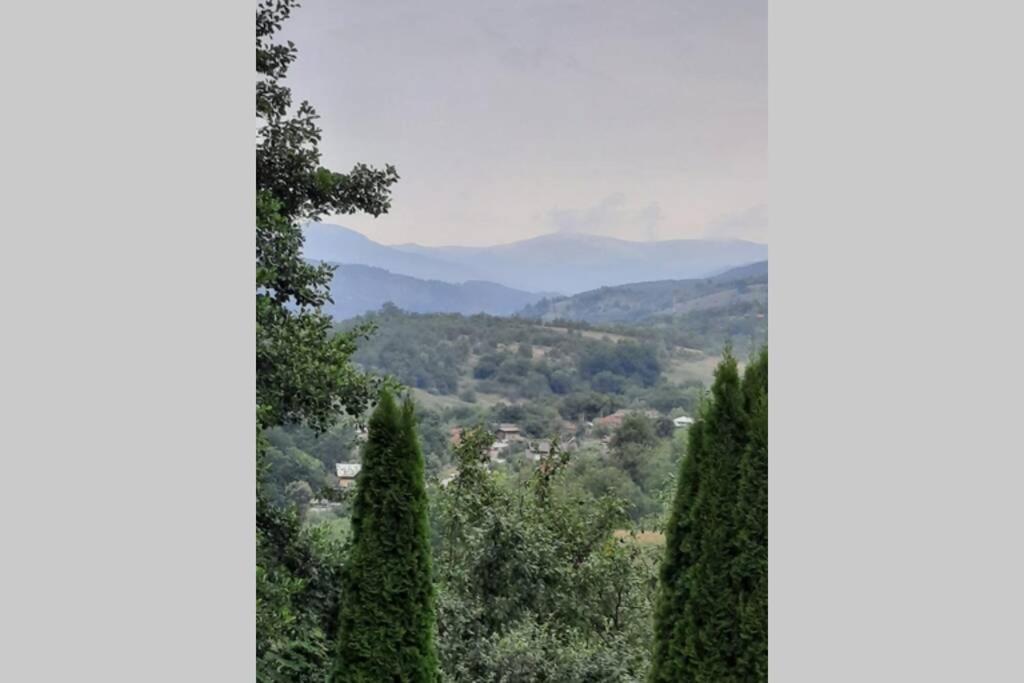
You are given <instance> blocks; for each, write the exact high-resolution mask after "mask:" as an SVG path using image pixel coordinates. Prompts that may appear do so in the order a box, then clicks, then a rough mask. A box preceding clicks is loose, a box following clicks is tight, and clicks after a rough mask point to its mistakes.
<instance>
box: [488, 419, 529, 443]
mask: <svg viewBox="0 0 1024 683" xmlns="http://www.w3.org/2000/svg"><path fill="white" fill-rule="evenodd" d="M494 434H495V436H497V437H498V440H499V441H504V442H506V443H508V442H509V441H520V440H522V438H523V435H522V433H521V432H520V431H519V425H515V424H511V423H509V422H505V423H502V424H500V425H498V428H497V429H496V430H495V431H494Z"/></svg>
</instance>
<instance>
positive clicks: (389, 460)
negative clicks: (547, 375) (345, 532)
mask: <svg viewBox="0 0 1024 683" xmlns="http://www.w3.org/2000/svg"><path fill="white" fill-rule="evenodd" d="M352 534H353V536H352V550H351V555H350V559H349V562H348V565H347V566H346V571H345V578H344V588H345V591H344V601H343V604H342V608H341V618H340V625H339V632H340V636H339V644H338V653H337V663H336V667H335V669H334V673H333V677H332V680H333V681H334V682H335V683H343V682H344V683H380V682H382V681H388V682H390V681H401V682H403V683H406V682H408V683H433V682H434V681H436V680H437V678H438V673H437V671H438V669H437V654H436V645H435V640H434V631H435V614H434V594H433V585H432V583H431V559H430V546H429V536H428V529H427V496H426V490H425V487H424V483H423V455H422V453H421V450H420V445H419V440H418V438H417V436H416V428H415V418H414V415H413V407H412V403H411V401H409V400H408V399H407V400H406V401H405V403H404V404H403V405H402V406H398V405H397V404H396V403H395V400H394V399H393V398H392V396H391V395H390V393H388V392H386V391H385V392H382V394H381V399H380V403H379V404H378V405H377V407H376V409H375V410H374V412H373V415H372V416H371V418H370V423H369V433H368V437H367V443H366V445H365V446H364V449H363V468H362V471H361V472H360V476H359V482H358V484H357V489H356V496H355V501H354V503H353V512H352Z"/></svg>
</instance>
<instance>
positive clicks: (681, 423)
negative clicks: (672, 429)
mask: <svg viewBox="0 0 1024 683" xmlns="http://www.w3.org/2000/svg"><path fill="white" fill-rule="evenodd" d="M672 424H674V425H675V426H676V428H679V427H689V426H690V425H692V424H693V418H692V417H686V416H685V415H680V416H679V417H677V418H676V419H674V420H672Z"/></svg>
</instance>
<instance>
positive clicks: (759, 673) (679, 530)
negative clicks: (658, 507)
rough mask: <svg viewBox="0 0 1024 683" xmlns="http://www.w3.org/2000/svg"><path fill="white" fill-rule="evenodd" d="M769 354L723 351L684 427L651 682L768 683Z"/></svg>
mask: <svg viewBox="0 0 1024 683" xmlns="http://www.w3.org/2000/svg"><path fill="white" fill-rule="evenodd" d="M767 414H768V360H767V351H764V352H762V353H761V355H760V356H759V357H758V358H757V359H756V360H755V362H754V363H752V364H751V366H750V367H749V368H748V369H747V371H746V372H745V373H744V377H743V380H742V381H741V379H740V375H739V371H738V368H737V364H736V359H735V358H734V357H733V356H732V353H731V352H730V351H729V350H727V351H726V354H725V357H724V358H723V360H722V362H721V363H720V364H719V366H718V368H717V369H716V371H715V382H714V385H713V386H712V390H711V398H710V399H709V400H708V401H707V402H706V403H705V404H704V405H703V406H702V408H701V410H700V412H699V414H698V417H697V421H696V423H695V424H694V425H693V426H692V427H691V428H690V435H689V444H688V449H687V454H686V456H685V457H684V458H683V461H682V463H681V464H680V472H679V480H678V481H679V484H678V488H677V491H676V497H675V500H674V501H673V511H672V516H671V519H670V522H669V528H668V530H667V534H666V549H665V558H664V561H663V564H662V567H661V576H660V592H659V602H658V608H657V612H656V615H655V642H654V651H653V658H652V667H651V673H650V677H649V678H650V681H651V682H652V683H668V682H669V681H697V682H700V683H723V682H728V681H736V682H739V681H744V682H745V681H761V680H765V679H766V676H767V500H768V489H767V482H768V480H767V462H768V460H767V458H768V442H767V434H768V422H767Z"/></svg>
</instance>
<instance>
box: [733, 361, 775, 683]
mask: <svg viewBox="0 0 1024 683" xmlns="http://www.w3.org/2000/svg"><path fill="white" fill-rule="evenodd" d="M743 393H744V395H745V400H746V410H747V413H748V415H749V416H750V440H749V443H748V445H747V449H746V450H745V451H744V453H743V458H742V460H741V462H740V483H739V489H738V492H737V497H738V501H737V506H736V558H735V560H734V562H733V580H734V591H735V593H736V598H737V609H738V610H739V615H738V619H739V636H740V643H739V652H738V656H737V662H736V665H737V671H738V674H739V678H740V680H744V681H766V680H768V352H767V350H764V351H762V352H761V354H760V356H759V357H758V358H757V360H756V361H755V362H754V363H752V364H751V365H750V366H749V367H748V368H747V371H746V372H745V373H744V375H743Z"/></svg>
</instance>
